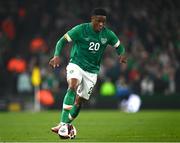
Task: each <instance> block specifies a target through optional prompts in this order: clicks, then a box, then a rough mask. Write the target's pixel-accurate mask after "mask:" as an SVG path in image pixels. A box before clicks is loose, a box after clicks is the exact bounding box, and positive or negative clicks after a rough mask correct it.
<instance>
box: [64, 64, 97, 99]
mask: <svg viewBox="0 0 180 143" xmlns="http://www.w3.org/2000/svg"><path fill="white" fill-rule="evenodd" d="M66 72H67V81H68V80H69V79H71V78H75V79H78V81H79V85H78V88H77V94H78V95H79V96H80V97H82V98H84V99H86V100H88V99H89V97H90V95H91V93H92V90H93V88H94V86H95V84H96V81H97V74H95V73H89V72H87V71H84V70H83V69H81V68H80V67H79V66H78V65H76V64H74V63H69V64H68V65H67V67H66Z"/></svg>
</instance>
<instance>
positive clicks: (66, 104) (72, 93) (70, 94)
mask: <svg viewBox="0 0 180 143" xmlns="http://www.w3.org/2000/svg"><path fill="white" fill-rule="evenodd" d="M77 86H78V79H75V78H72V79H69V80H68V90H67V93H66V95H65V97H64V100H63V109H62V114H61V123H69V122H70V120H69V118H68V115H69V111H70V110H71V109H72V107H73V105H74V101H75V98H76V89H77Z"/></svg>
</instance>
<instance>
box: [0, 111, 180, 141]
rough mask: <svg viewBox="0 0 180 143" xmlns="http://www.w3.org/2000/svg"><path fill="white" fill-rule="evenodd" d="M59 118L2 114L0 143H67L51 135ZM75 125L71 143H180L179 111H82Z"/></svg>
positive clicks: (50, 113)
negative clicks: (74, 136) (131, 112)
mask: <svg viewBox="0 0 180 143" xmlns="http://www.w3.org/2000/svg"><path fill="white" fill-rule="evenodd" d="M58 118H59V112H58V111H47V112H39V113H30V112H19V113H11V112H0V142H11V141H13V142H26V141H27V142H61V141H63V142H67V140H61V139H59V137H58V136H57V135H55V134H54V133H52V132H51V131H50V128H51V127H52V126H54V125H56V123H57V122H58ZM73 124H74V125H75V127H76V129H77V131H78V132H77V137H76V138H75V139H73V140H68V142H132V141H136V142H176V141H180V111H179V110H176V111H170V110H162V111H161V110H158V111H156V110H154V111H153V110H142V111H140V112H138V113H136V114H127V113H123V112H120V111H118V110H97V111H96V110H82V112H81V113H80V116H79V117H78V118H77V120H75V121H74V123H73Z"/></svg>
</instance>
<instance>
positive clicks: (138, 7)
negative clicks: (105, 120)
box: [0, 0, 180, 111]
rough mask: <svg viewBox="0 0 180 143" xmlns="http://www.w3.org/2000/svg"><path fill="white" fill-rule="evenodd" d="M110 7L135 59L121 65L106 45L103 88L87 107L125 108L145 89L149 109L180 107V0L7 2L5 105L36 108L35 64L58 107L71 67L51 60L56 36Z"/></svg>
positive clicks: (112, 22)
mask: <svg viewBox="0 0 180 143" xmlns="http://www.w3.org/2000/svg"><path fill="white" fill-rule="evenodd" d="M99 6H103V7H105V8H106V9H107V11H108V13H109V15H108V20H107V26H108V27H110V28H111V29H112V30H113V31H115V33H116V34H117V35H118V36H119V39H120V40H121V41H122V43H123V44H124V45H125V47H126V51H127V56H128V64H127V65H119V63H118V61H117V60H115V59H116V58H117V56H116V52H115V50H114V49H113V48H110V47H109V48H107V50H106V53H105V54H104V60H103V62H102V67H101V72H100V74H99V79H98V83H97V86H96V88H95V90H94V93H93V95H92V97H91V99H90V101H89V102H88V103H87V104H86V105H85V107H86V108H118V104H119V101H120V100H121V98H122V97H123V96H122V95H126V94H128V93H129V92H132V93H136V94H138V95H139V96H140V97H141V99H142V108H155V109H159V108H168V109H169V108H173V109H174V108H180V96H179V92H180V67H179V61H180V56H179V55H180V26H179V25H180V21H179V19H180V11H179V9H180V7H179V6H180V2H179V1H178V0H158V1H155V0H151V1H143V0H136V1H128V0H113V1H108V0H107V1H104V0H88V1H85V0H76V1H71V0H53V1H50V0H38V1H35V0H31V1H23V0H7V1H0V110H11V111H18V110H23V109H25V110H29V109H33V99H34V87H33V85H32V83H31V76H32V71H33V69H34V67H38V69H40V73H41V82H40V88H41V89H48V90H50V91H51V92H52V95H53V97H54V99H55V103H54V104H53V105H52V106H44V105H43V106H42V107H43V109H59V108H60V107H61V103H62V102H61V101H62V99H63V96H64V93H65V92H66V88H67V83H66V78H65V76H66V74H65V67H66V65H67V63H68V59H69V58H68V57H69V49H70V48H68V47H70V46H71V45H68V46H67V47H66V48H64V51H63V53H62V55H61V58H62V65H61V67H60V68H57V69H55V70H52V69H51V68H50V67H49V66H48V61H49V59H50V58H51V57H52V55H53V52H54V47H55V44H56V42H57V40H58V39H59V38H60V37H61V36H62V35H63V34H64V33H65V32H66V31H67V30H69V29H70V28H72V27H73V26H75V25H77V24H80V23H82V22H89V20H90V14H91V11H92V9H93V8H95V7H99Z"/></svg>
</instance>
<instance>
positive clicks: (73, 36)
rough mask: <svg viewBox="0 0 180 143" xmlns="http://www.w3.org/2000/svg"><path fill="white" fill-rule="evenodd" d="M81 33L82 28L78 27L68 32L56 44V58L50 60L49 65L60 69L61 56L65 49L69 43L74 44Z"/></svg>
mask: <svg viewBox="0 0 180 143" xmlns="http://www.w3.org/2000/svg"><path fill="white" fill-rule="evenodd" d="M79 31H80V26H79V25H78V26H76V27H74V28H72V29H71V30H70V31H68V32H67V33H66V34H65V35H64V36H63V37H61V39H60V40H59V41H58V42H57V43H56V48H55V52H54V57H53V58H52V59H51V60H50V62H49V64H50V65H51V66H52V67H54V68H55V67H59V65H60V57H59V55H60V54H61V52H62V50H63V48H64V47H65V45H66V44H67V43H68V42H72V41H75V40H77V37H79V36H78V34H79Z"/></svg>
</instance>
